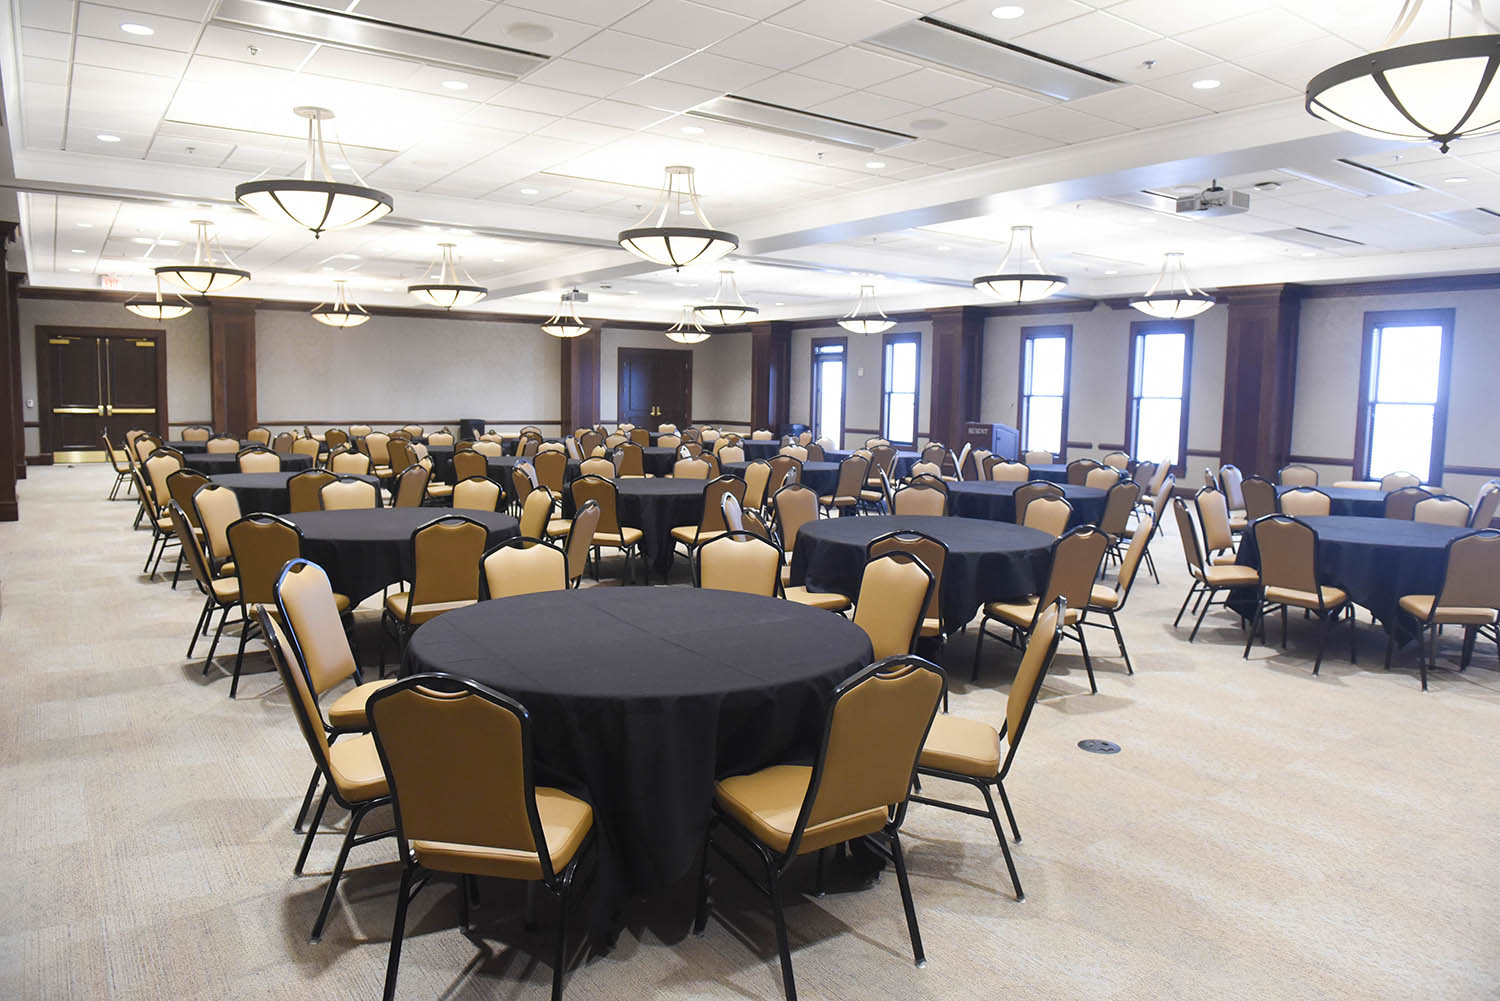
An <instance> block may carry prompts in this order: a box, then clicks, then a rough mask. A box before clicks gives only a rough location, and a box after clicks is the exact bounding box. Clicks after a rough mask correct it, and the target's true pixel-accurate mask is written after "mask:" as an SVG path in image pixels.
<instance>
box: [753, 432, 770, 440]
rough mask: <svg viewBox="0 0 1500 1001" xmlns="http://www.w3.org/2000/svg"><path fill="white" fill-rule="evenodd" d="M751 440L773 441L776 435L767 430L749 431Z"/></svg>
mask: <svg viewBox="0 0 1500 1001" xmlns="http://www.w3.org/2000/svg"><path fill="white" fill-rule="evenodd" d="M750 440H751V441H775V440H776V436H775V435H774V434H772V433H771V432H769V431H751V432H750Z"/></svg>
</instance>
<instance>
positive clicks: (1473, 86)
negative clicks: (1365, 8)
mask: <svg viewBox="0 0 1500 1001" xmlns="http://www.w3.org/2000/svg"><path fill="white" fill-rule="evenodd" d="M1421 6H1422V0H1405V2H1404V3H1403V4H1402V7H1401V12H1400V13H1399V14H1398V15H1397V16H1396V23H1395V24H1394V25H1393V26H1392V27H1391V31H1390V33H1389V34H1388V35H1387V36H1386V38H1385V41H1384V42H1382V43H1381V48H1379V49H1377V50H1376V51H1374V52H1371V53H1369V54H1368V55H1363V56H1359V57H1358V58H1356V59H1350V60H1347V61H1345V62H1342V63H1339V64H1338V65H1336V66H1332V67H1330V68H1328V69H1326V70H1324V71H1323V72H1321V73H1319V74H1318V75H1317V76H1315V77H1313V78H1312V79H1311V80H1310V81H1308V84H1307V91H1306V108H1307V111H1308V113H1309V114H1311V115H1313V116H1314V117H1316V118H1321V119H1323V120H1324V121H1327V122H1331V123H1332V124H1334V125H1337V126H1339V127H1340V128H1343V129H1347V130H1348V131H1350V132H1355V133H1358V134H1360V135H1365V136H1375V137H1376V138H1378V139H1405V140H1409V141H1412V142H1422V141H1427V142H1434V143H1437V144H1438V149H1440V150H1441V151H1442V152H1444V153H1446V152H1448V146H1449V144H1451V143H1452V142H1453V141H1454V140H1457V139H1461V138H1464V137H1465V136H1476V135H1486V134H1488V133H1491V132H1494V131H1496V130H1497V129H1500V87H1497V86H1495V82H1496V70H1497V69H1500V35H1495V34H1489V35H1461V36H1459V37H1457V38H1454V37H1453V4H1452V0H1449V5H1448V37H1447V38H1439V39H1437V40H1435V41H1430V42H1417V43H1415V44H1412V45H1399V46H1394V47H1391V46H1393V45H1394V43H1395V42H1397V41H1399V40H1400V38H1401V36H1402V35H1404V34H1405V33H1406V31H1407V29H1408V28H1409V27H1410V26H1411V24H1412V23H1413V21H1415V20H1416V16H1417V12H1418V11H1419V10H1420V9H1421ZM1471 8H1472V10H1473V11H1474V13H1475V14H1476V15H1477V17H1478V20H1479V23H1480V24H1481V25H1483V24H1484V17H1483V12H1482V11H1481V10H1480V7H1479V3H1478V0H1472V3H1471Z"/></svg>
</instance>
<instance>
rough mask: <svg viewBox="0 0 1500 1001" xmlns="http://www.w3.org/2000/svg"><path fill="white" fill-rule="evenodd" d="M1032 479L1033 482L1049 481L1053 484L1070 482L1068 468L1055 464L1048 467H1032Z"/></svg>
mask: <svg viewBox="0 0 1500 1001" xmlns="http://www.w3.org/2000/svg"><path fill="white" fill-rule="evenodd" d="M1031 478H1032V479H1033V480H1049V481H1051V482H1053V483H1066V482H1068V467H1067V466H1065V465H1062V464H1061V463H1055V462H1054V463H1050V464H1048V465H1042V466H1032V467H1031Z"/></svg>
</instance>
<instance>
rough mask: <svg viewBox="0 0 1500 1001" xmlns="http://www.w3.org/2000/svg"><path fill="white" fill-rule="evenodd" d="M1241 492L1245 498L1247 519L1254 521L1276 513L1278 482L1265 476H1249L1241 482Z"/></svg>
mask: <svg viewBox="0 0 1500 1001" xmlns="http://www.w3.org/2000/svg"><path fill="white" fill-rule="evenodd" d="M1240 494H1241V496H1243V497H1244V499H1245V520H1246V521H1247V522H1254V521H1255V520H1256V519H1257V518H1264V517H1265V516H1266V515H1268V514H1275V513H1276V484H1274V483H1272V482H1271V481H1270V480H1268V479H1266V478H1265V477H1264V476H1247V477H1245V480H1244V482H1243V483H1241V484H1240Z"/></svg>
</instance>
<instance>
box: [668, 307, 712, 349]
mask: <svg viewBox="0 0 1500 1001" xmlns="http://www.w3.org/2000/svg"><path fill="white" fill-rule="evenodd" d="M708 338H709V333H708V331H707V330H704V329H703V326H702V325H701V324H700V323H699V322H698V320H697V319H696V318H695V317H694V316H693V307H692V306H683V307H682V316H681V317H680V318H678V320H677V322H676V323H674V324H672V325H671V326H670V327H668V328H667V340H669V341H676V342H677V343H678V344H702V343H703V342H704V341H706V340H708Z"/></svg>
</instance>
